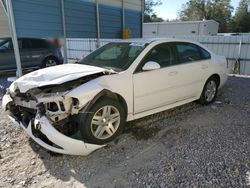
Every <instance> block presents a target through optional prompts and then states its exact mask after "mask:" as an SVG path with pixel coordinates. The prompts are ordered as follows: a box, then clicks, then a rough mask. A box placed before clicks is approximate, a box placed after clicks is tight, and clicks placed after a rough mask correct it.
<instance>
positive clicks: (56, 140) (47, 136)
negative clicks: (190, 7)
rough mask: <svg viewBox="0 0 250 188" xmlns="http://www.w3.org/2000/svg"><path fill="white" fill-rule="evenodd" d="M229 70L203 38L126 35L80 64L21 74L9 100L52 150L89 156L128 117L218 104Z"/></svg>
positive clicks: (17, 118) (11, 109)
mask: <svg viewBox="0 0 250 188" xmlns="http://www.w3.org/2000/svg"><path fill="white" fill-rule="evenodd" d="M227 73H228V69H227V61H226V59H225V57H221V56H218V55H215V54H214V53H212V52H211V51H209V50H208V49H207V48H206V47H204V46H202V45H201V44H198V43H195V42H190V41H186V40H177V39H154V40H146V39H145V40H142V39H141V40H125V41H120V42H114V43H109V44H107V45H105V46H103V47H101V48H99V49H98V50H96V51H94V52H93V53H91V54H90V55H88V56H87V57H86V58H84V59H83V60H81V61H80V62H79V63H78V64H65V65H59V66H55V67H50V68H45V69H41V70H38V71H35V72H32V73H29V74H27V75H25V76H23V77H21V78H19V79H17V80H16V81H15V82H13V83H12V85H11V86H10V88H9V89H8V91H7V93H6V95H5V96H4V98H3V102H2V104H3V108H4V109H5V110H6V111H7V112H8V115H9V117H10V118H11V119H12V120H13V121H14V122H15V123H16V124H17V125H18V126H21V127H22V128H23V129H24V130H25V131H26V132H27V133H28V135H29V136H30V137H32V138H33V139H34V140H35V141H36V142H37V143H38V144H40V145H41V146H43V147H44V148H46V149H48V150H51V151H54V152H58V153H63V154H72V155H88V154H89V153H91V152H92V151H94V150H96V149H98V148H100V147H103V146H104V144H105V143H107V142H110V141H112V140H114V138H116V137H117V136H118V135H119V134H120V133H121V132H122V130H123V127H124V125H125V122H127V121H131V120H135V119H138V118H142V117H145V116H148V115H150V114H154V113H157V112H160V111H164V110H167V109H170V108H173V107H176V106H180V105H183V104H185V103H189V102H192V101H196V100H198V101H199V102H200V103H201V104H203V105H207V104H209V103H211V102H213V101H214V100H215V98H216V94H217V91H218V89H219V88H220V87H221V86H223V84H224V83H225V82H226V80H227ZM79 135H80V136H79Z"/></svg>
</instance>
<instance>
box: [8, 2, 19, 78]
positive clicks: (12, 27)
mask: <svg viewBox="0 0 250 188" xmlns="http://www.w3.org/2000/svg"><path fill="white" fill-rule="evenodd" d="M6 3H7V4H6V5H7V12H8V22H9V28H10V32H11V38H12V43H13V48H14V54H15V60H16V66H17V72H16V76H17V77H18V78H19V77H21V76H22V75H23V72H22V65H21V58H20V52H19V46H18V40H17V34H16V25H15V18H14V13H13V6H12V0H8V1H6Z"/></svg>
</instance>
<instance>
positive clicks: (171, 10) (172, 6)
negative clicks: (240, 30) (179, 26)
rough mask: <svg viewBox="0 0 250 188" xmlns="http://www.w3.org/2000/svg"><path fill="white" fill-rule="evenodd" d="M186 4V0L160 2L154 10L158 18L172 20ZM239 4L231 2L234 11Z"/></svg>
mask: <svg viewBox="0 0 250 188" xmlns="http://www.w3.org/2000/svg"><path fill="white" fill-rule="evenodd" d="M186 2H188V0H162V5H161V6H158V7H155V8H154V10H155V12H156V14H157V16H158V17H161V18H163V19H164V20H166V19H169V20H173V19H176V18H177V16H178V12H179V11H180V10H181V7H182V5H183V4H185V3H186ZM239 2H240V0H231V4H232V6H233V7H234V8H235V9H236V7H237V6H238V4H239Z"/></svg>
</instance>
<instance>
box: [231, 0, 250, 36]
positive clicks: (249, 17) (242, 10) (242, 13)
mask: <svg viewBox="0 0 250 188" xmlns="http://www.w3.org/2000/svg"><path fill="white" fill-rule="evenodd" d="M232 29H233V32H250V13H249V12H248V6H247V1H246V0H241V1H240V3H239V7H238V8H237V10H236V13H235V16H234V18H233V21H232Z"/></svg>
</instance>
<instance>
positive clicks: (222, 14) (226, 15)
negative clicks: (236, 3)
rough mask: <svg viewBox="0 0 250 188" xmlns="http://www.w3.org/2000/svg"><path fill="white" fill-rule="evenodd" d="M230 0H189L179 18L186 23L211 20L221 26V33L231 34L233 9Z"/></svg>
mask: <svg viewBox="0 0 250 188" xmlns="http://www.w3.org/2000/svg"><path fill="white" fill-rule="evenodd" d="M230 2H231V1H230V0H189V1H188V2H187V3H186V4H185V5H183V7H182V10H181V12H180V13H179V17H180V19H181V20H184V21H188V20H189V21H194V20H203V19H206V20H210V19H213V20H215V21H217V22H219V24H220V28H219V32H229V24H230V21H231V18H232V11H233V7H232V6H231V5H230Z"/></svg>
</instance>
